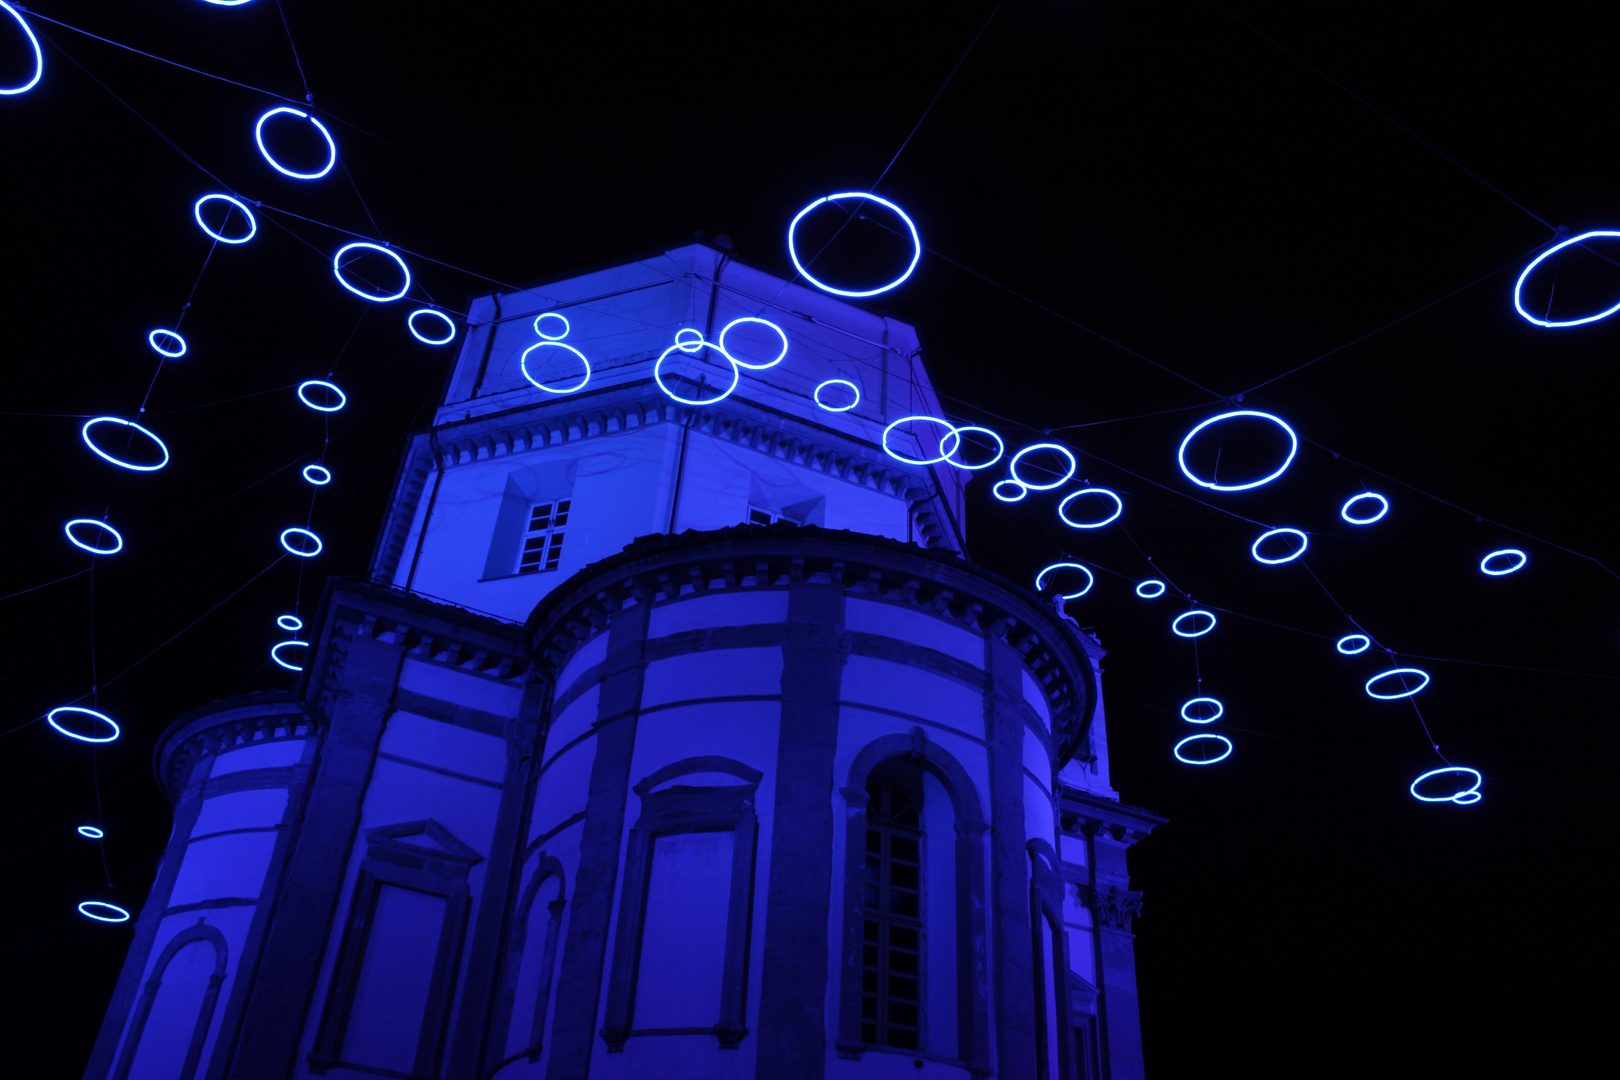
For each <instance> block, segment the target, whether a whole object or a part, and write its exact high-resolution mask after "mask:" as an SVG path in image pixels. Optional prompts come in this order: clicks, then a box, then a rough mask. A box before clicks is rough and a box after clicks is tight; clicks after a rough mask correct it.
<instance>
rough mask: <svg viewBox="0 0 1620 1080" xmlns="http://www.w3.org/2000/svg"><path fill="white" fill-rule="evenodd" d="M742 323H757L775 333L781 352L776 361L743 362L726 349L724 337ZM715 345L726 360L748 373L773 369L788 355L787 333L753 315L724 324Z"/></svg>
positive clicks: (768, 321)
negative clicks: (743, 368)
mask: <svg viewBox="0 0 1620 1080" xmlns="http://www.w3.org/2000/svg"><path fill="white" fill-rule="evenodd" d="M742 323H758V324H760V325H761V326H768V327H770V328H771V329H772V330H774V331H776V336H777V337H779V338H781V339H782V351H781V352H779V353H777V354H776V359H774V360H767V361H765V362H764V363H758V364H756V363H754V362H753V361H751V360H744V359H743V358H742V357H740V356H738V355H737V354H736V353H734V352H732V351H731V350H730V349H728V348H726V335H727V334H729V333H731V331H732V328H733V327H735V326H738V325H740V324H742ZM715 344H716V345H718V346H719V347H720V351H721V352H723V353H725V354H726V359H728V360H730V361H731V362H732V363H733V364H736V365H737V366H738V367H745V368H748V369H749V370H750V371H764V370H765V369H766V368H773V367H775V366H776V365H777V364H780V363H781V362H782V361H783V360H784V359H786V357H787V354H788V336H787V331H785V330H783V329H782V328H781V327H780V326H777V325H776V324H775V323H773V322H771V321H770V320H769V319H761V318H759V317H757V316H754V315H745V316H743V317H742V318H740V319H732V320H731V321H730V322H728V323H726V325H725V326H724V327H723V328H722V329H721V331H720V337H719V338H717V339H716V341H715Z"/></svg>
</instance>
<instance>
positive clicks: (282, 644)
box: [270, 641, 309, 671]
mask: <svg viewBox="0 0 1620 1080" xmlns="http://www.w3.org/2000/svg"><path fill="white" fill-rule="evenodd" d="M289 645H298V646H301V647H303V648H306V649H307V648H309V642H307V641H278V642H276V643H275V644H274V645H272V646H270V659H272V660H274V661H275V662H276V663H278V664H280V665H281V666H282V667H284V668H286V669H287V670H288V671H303V670H304V665H302V664H295V663H293V662H292V661H291V660H283V659H282V658H281V650H282V649H285V648H286V647H287V646H289Z"/></svg>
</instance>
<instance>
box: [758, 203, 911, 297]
mask: <svg viewBox="0 0 1620 1080" xmlns="http://www.w3.org/2000/svg"><path fill="white" fill-rule="evenodd" d="M839 199H870V200H871V201H872V202H875V203H878V204H879V205H881V206H886V207H888V208H889V209H890V210H893V211H894V212H895V213H896V214H897V215H899V218H900V220H901V221H903V222H905V223H906V230H907V231H908V232H910V233H911V262H910V263H909V264H908V265H907V266H906V268H905V270H904V271H902V272H901V274H900V276H899V277H897V278H895V279H894V280H893V281H891V282H889V283H888V284H887V285H879V286H878V287H877V288H875V289H864V290H863V289H839V288H835V287H834V286H832V285H828V284H827V283H826V282H823V281H819V280H817V279H816V277H815V276H814V275H812V274H811V273H810V271H809V270H807V269H805V267H804V264H803V263H801V262H800V261H799V251H798V248H797V247H796V246H795V245H794V242H793V234H794V233H795V232H796V231H797V230H798V228H799V222H800V221H802V220H804V216H805V215H806V214H808V213H810V211H812V210H814V209H815V208H816V207H818V206H820V205H822V204H823V203H830V202H837V201H838V200H839ZM787 245H788V258H789V259H792V260H793V269H795V270H797V271H798V272H799V274H800V276H802V277H803V278H804V279H805V280H806V281H808V282H809V283H810V284H812V285H814V286H815V287H816V288H818V289H820V290H821V291H822V292H827V293H832V294H833V295H834V296H848V297H854V298H857V299H858V298H860V297H863V296H876V295H877V294H878V293H885V292H888V291H889V290H890V289H892V288H894V287H896V286H897V285H900V284H901V283H903V282H904V281H905V280H906V278H908V277H910V276H911V272H912V271H913V270H915V269H917V263H918V261H919V260H921V259H922V237H920V236H918V235H917V226H916V225H914V224H912V221H911V218H909V217H907V216H906V212H905V211H904V210H902V209H900V208H899V207H898V206H896V205H895V204H894V203H892V202H890V201H889V200H888V199H884V198H880V197H879V196H877V195H873V194H872V193H871V192H868V191H842V192H839V193H838V194H837V195H827V196H824V197H823V198H820V199H817V200H816V201H815V202H813V203H811V204H810V205H809V206H807V207H805V208H804V209H803V210H800V211H799V212H798V213H797V214H795V215H794V216H793V220H792V221H791V222H789V223H788V234H787Z"/></svg>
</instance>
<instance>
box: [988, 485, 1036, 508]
mask: <svg viewBox="0 0 1620 1080" xmlns="http://www.w3.org/2000/svg"><path fill="white" fill-rule="evenodd" d="M1002 488H1006V489H1007V491H1009V492H1017V494H1016V495H1012V494H1002V491H1001V489H1002ZM990 494H992V495H994V496H995V497H996V498H998V499H1000V500H1001V501H1002V502H1004V503H1015V502H1019V501H1021V500H1022V499H1023V498H1024V496H1025V495H1028V494H1029V488H1027V487H1025V486H1024V484H1023V483H1021V482H1020V481H1017V480H997V481H996V482H995V483H994V484H992V485H990Z"/></svg>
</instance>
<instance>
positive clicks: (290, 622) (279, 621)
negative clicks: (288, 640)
mask: <svg viewBox="0 0 1620 1080" xmlns="http://www.w3.org/2000/svg"><path fill="white" fill-rule="evenodd" d="M276 625H277V626H279V627H281V628H282V629H283V630H286V631H289V632H290V633H294V634H296V633H297V632H298V631H300V630H302V629H303V628H304V620H303V619H300V618H299V617H298V616H296V615H277V616H276Z"/></svg>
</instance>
